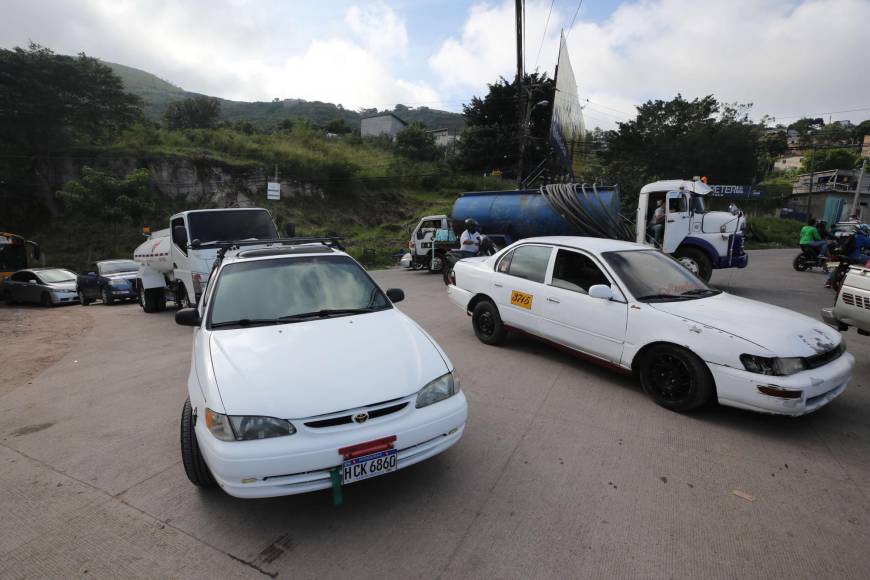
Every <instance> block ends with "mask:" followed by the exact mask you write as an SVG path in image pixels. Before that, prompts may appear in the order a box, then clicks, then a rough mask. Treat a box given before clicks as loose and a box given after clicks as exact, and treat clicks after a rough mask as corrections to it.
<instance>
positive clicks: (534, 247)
mask: <svg viewBox="0 0 870 580" xmlns="http://www.w3.org/2000/svg"><path fill="white" fill-rule="evenodd" d="M552 252H553V248H552V247H551V246H545V245H541V244H523V245H521V246H518V247H517V248H514V249H513V250H511V251H510V252H508V253H507V254H505V255H504V256H502V257H501V258H500V259H499V261H498V262H497V263H496V266H495V272H493V278H492V287H491V289H490V295H491V296H492V297H493V299H494V300H495V302H496V305H497V306H498V311H499V314H500V315H501V318H502V321H503V322H504V323H505V324H506V325H508V326H512V327H514V328H518V329H520V330H525V331H527V332H531V333H534V334H538V333H539V325H538V317H539V316H540V314H541V301H542V299H543V297H542V295H541V294H542V292H543V290H544V280H545V279H546V276H547V270H548V268H549V266H550V256H551V255H552Z"/></svg>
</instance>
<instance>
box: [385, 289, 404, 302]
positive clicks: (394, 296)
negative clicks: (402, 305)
mask: <svg viewBox="0 0 870 580" xmlns="http://www.w3.org/2000/svg"><path fill="white" fill-rule="evenodd" d="M387 298H389V299H390V302H392V303H394V304H395V303H396V302H401V301H402V300H404V299H405V293H404V292H403V291H402V289H401V288H390V289H389V290H387Z"/></svg>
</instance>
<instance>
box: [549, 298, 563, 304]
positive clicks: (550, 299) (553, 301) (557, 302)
mask: <svg viewBox="0 0 870 580" xmlns="http://www.w3.org/2000/svg"><path fill="white" fill-rule="evenodd" d="M547 302H552V303H553V304H561V302H559V299H558V298H547Z"/></svg>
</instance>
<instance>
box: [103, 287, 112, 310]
mask: <svg viewBox="0 0 870 580" xmlns="http://www.w3.org/2000/svg"><path fill="white" fill-rule="evenodd" d="M100 294H101V295H102V297H103V304H105V305H106V306H111V305H112V302H114V301H115V300H114V299H113V298H112V295H111V294H109V289H108V288H106V287H105V286H103V289H102V290H101V291H100Z"/></svg>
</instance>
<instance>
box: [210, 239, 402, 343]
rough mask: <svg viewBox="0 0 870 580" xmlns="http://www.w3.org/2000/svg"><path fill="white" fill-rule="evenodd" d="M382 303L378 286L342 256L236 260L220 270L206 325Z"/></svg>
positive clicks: (385, 304)
mask: <svg viewBox="0 0 870 580" xmlns="http://www.w3.org/2000/svg"><path fill="white" fill-rule="evenodd" d="M387 308H390V301H389V300H388V299H387V297H386V296H385V295H384V293H383V292H381V289H380V288H379V287H378V286H377V284H375V283H374V281H373V280H372V279H371V278H370V277H369V275H368V274H366V272H365V271H364V270H363V269H362V268H361V267H360V266H359V264H357V263H356V262H354V261H353V260H352V259H351V258H348V257H347V256H308V257H299V258H282V259H272V260H257V261H251V262H237V263H235V264H228V265H227V266H225V267H224V268H223V269H222V270H221V272H220V276H219V278H218V281H217V285H216V286H215V289H214V296H213V298H212V299H211V312H210V315H209V326H210V327H211V328H220V327H244V326H252V325H258V324H282V323H290V322H302V321H305V320H316V319H319V318H329V317H333V316H347V315H350V314H361V313H365V312H374V311H376V310H384V309H387Z"/></svg>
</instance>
